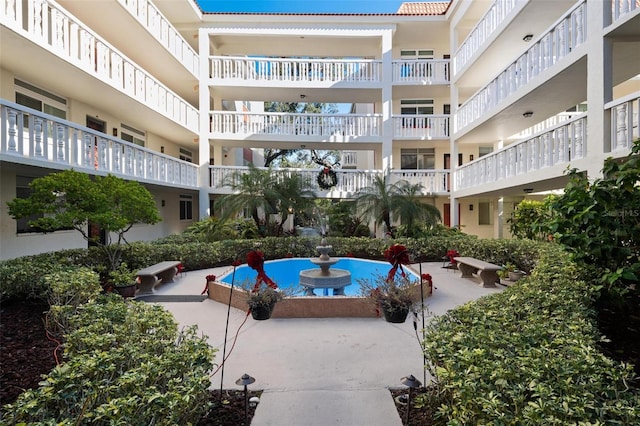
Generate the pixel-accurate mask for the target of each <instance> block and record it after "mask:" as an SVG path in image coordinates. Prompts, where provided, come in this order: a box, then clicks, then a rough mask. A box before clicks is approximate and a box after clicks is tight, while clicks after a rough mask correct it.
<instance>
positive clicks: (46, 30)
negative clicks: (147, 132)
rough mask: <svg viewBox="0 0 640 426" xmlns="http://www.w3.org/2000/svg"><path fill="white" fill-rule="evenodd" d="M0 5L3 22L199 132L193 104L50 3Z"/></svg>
mask: <svg viewBox="0 0 640 426" xmlns="http://www.w3.org/2000/svg"><path fill="white" fill-rule="evenodd" d="M0 5H1V7H2V12H3V13H2V14H1V15H0V19H1V20H2V25H5V26H7V27H9V28H11V29H13V30H14V31H16V32H17V33H19V34H21V35H22V36H23V37H25V38H27V39H29V40H30V41H32V42H34V43H37V44H38V45H40V46H41V47H42V48H43V49H45V50H46V51H49V52H52V53H54V54H56V55H57V56H58V57H60V58H62V59H64V60H66V61H67V62H69V63H70V64H72V65H74V66H76V67H78V68H80V69H82V70H83V71H85V72H86V73H88V74H89V75H92V76H94V77H95V78H96V79H98V80H100V81H104V82H107V83H108V84H110V85H112V86H113V87H114V88H116V89H117V90H119V91H121V92H122V93H124V94H126V95H127V96H129V97H131V98H133V99H136V100H137V101H138V102H140V103H141V104H143V105H145V106H148V107H150V108H153V109H154V110H155V111H157V112H158V113H160V114H163V115H164V116H166V117H167V118H169V119H171V120H173V121H175V122H176V123H179V124H180V125H182V126H184V127H185V128H187V129H189V130H191V131H193V132H194V133H198V109H197V108H194V107H193V106H192V105H191V104H189V103H188V102H186V101H185V100H183V99H182V98H180V97H179V96H178V95H176V94H175V93H174V92H172V91H171V90H169V89H168V88H167V87H165V86H164V85H163V84H161V83H160V82H159V81H158V80H156V79H155V78H153V76H152V75H150V74H148V73H147V72H145V71H144V70H143V69H142V68H141V67H139V66H138V65H136V64H135V63H134V62H133V61H131V60H130V59H129V58H127V57H126V56H125V55H124V54H122V53H121V52H119V51H117V50H116V49H115V48H114V47H112V46H111V45H109V44H108V43H107V42H106V41H104V40H103V39H101V38H100V37H99V36H98V35H97V34H95V33H94V32H92V31H91V30H90V29H89V28H88V27H86V26H84V24H83V23H82V22H81V21H79V20H77V19H76V18H75V17H74V16H73V15H71V14H70V13H69V12H67V11H66V10H65V9H63V8H62V7H61V6H60V5H58V4H57V3H55V2H54V1H49V0H38V1H35V0H27V1H24V2H23V1H13V0H0ZM23 6H26V9H25V8H23Z"/></svg>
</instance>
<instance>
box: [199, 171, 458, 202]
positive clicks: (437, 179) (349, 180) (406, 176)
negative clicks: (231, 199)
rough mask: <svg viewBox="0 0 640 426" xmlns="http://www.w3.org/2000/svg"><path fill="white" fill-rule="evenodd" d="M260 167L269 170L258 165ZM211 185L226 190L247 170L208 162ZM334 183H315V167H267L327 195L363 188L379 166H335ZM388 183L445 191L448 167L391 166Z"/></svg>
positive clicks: (379, 173) (424, 192) (431, 191)
mask: <svg viewBox="0 0 640 426" xmlns="http://www.w3.org/2000/svg"><path fill="white" fill-rule="evenodd" d="M259 169H261V170H269V169H267V168H265V167H259ZM209 171H210V179H211V180H210V185H211V188H215V189H218V190H226V191H230V190H231V188H232V187H233V186H234V185H237V184H239V183H240V181H239V176H240V175H241V174H242V173H246V172H248V171H249V168H248V167H242V166H209ZM335 172H336V175H337V177H338V184H337V185H336V186H335V187H333V188H331V189H330V190H328V191H326V190H323V189H321V188H320V187H319V186H318V181H317V178H318V174H319V173H321V171H320V170H316V169H274V168H272V169H271V173H275V174H276V177H277V176H290V175H291V174H294V173H297V174H300V175H301V177H302V179H303V180H305V181H306V182H307V183H308V184H309V186H310V188H311V189H312V190H313V191H314V192H323V193H326V194H327V195H328V196H329V197H353V196H356V195H357V194H358V192H360V191H362V190H363V189H364V188H370V187H372V186H373V185H374V180H375V177H376V176H382V171H381V170H345V169H335ZM388 180H389V182H390V183H396V182H398V181H400V180H406V181H408V182H410V183H412V184H418V183H419V184H421V185H422V194H421V195H426V196H430V195H434V194H443V193H447V192H448V191H449V189H448V186H449V170H393V171H391V173H390V175H389V178H388Z"/></svg>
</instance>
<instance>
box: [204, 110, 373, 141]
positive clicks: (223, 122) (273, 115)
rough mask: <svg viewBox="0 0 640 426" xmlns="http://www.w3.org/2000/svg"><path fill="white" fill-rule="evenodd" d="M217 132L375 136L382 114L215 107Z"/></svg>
mask: <svg viewBox="0 0 640 426" xmlns="http://www.w3.org/2000/svg"><path fill="white" fill-rule="evenodd" d="M210 114H211V129H210V130H211V132H212V133H213V134H214V135H227V136H229V135H238V136H247V135H278V136H305V135H306V136H350V137H358V136H374V137H379V136H380V135H381V122H382V116H381V115H379V114H337V115H336V114H290V113H283V112H265V113H253V112H235V111H228V112H227V111H212V112H211V113H210Z"/></svg>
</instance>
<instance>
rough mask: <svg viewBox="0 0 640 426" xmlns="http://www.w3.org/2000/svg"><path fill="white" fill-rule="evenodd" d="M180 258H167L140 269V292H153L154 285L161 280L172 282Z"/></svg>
mask: <svg viewBox="0 0 640 426" xmlns="http://www.w3.org/2000/svg"><path fill="white" fill-rule="evenodd" d="M180 263H181V262H180V261H179V260H167V261H165V262H160V263H156V264H155V265H152V266H149V267H147V268H144V269H140V270H139V271H138V273H137V275H138V294H144V293H153V287H154V286H155V285H156V284H158V283H159V282H161V281H162V282H163V283H170V282H172V281H173V278H174V277H175V276H176V274H177V273H178V265H179V264H180Z"/></svg>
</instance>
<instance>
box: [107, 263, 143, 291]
mask: <svg viewBox="0 0 640 426" xmlns="http://www.w3.org/2000/svg"><path fill="white" fill-rule="evenodd" d="M109 283H110V284H111V287H112V288H113V289H114V290H115V291H117V292H118V293H119V294H120V295H121V296H122V297H134V296H135V295H136V290H137V287H138V283H137V281H136V274H135V272H133V271H130V270H129V268H128V267H127V264H126V263H125V262H122V263H121V264H120V265H119V266H118V267H117V268H116V269H114V270H112V271H111V272H109Z"/></svg>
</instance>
